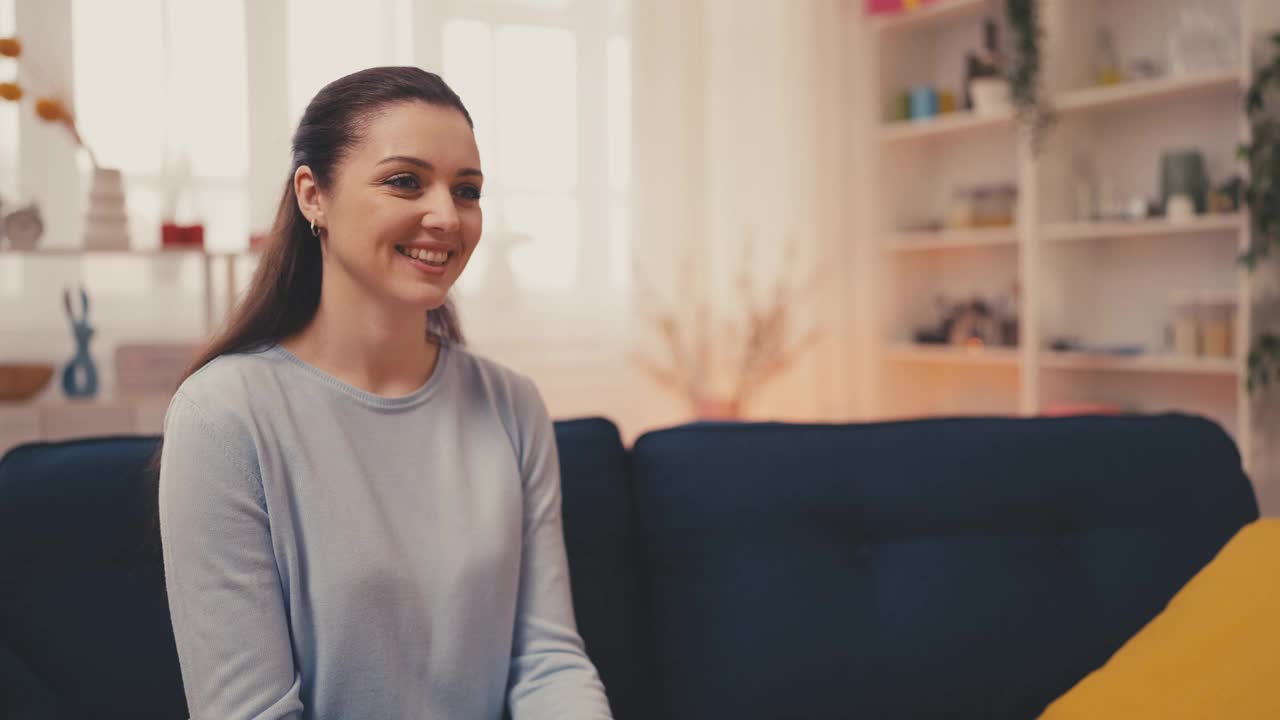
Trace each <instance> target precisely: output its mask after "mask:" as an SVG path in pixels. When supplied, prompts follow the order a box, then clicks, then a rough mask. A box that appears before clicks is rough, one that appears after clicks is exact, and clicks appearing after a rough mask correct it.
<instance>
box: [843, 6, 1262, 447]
mask: <svg viewBox="0 0 1280 720" xmlns="http://www.w3.org/2000/svg"><path fill="white" fill-rule="evenodd" d="M1189 1H1190V0H1124V1H1123V2H1116V1H1115V0H1041V23H1042V26H1043V30H1044V35H1043V38H1042V44H1041V46H1042V55H1043V59H1044V62H1043V71H1042V76H1041V81H1040V82H1041V86H1042V88H1043V90H1044V93H1045V95H1046V96H1047V97H1049V98H1050V103H1051V105H1052V107H1053V109H1054V110H1055V112H1056V115H1057V118H1056V123H1055V124H1054V125H1053V126H1052V127H1051V128H1050V129H1049V130H1048V135H1047V136H1046V137H1047V140H1046V142H1045V143H1044V144H1043V146H1042V147H1041V148H1040V151H1039V152H1036V151H1035V150H1034V149H1033V147H1032V143H1031V141H1030V138H1029V136H1028V135H1027V133H1026V132H1024V131H1023V129H1022V128H1021V127H1019V126H1018V124H1017V123H1016V121H1015V119H1014V116H1013V114H1012V113H999V114H994V115H975V114H973V113H971V112H966V111H960V112H956V113H949V114H946V115H943V116H940V117H938V118H934V119H930V120H925V121H917V122H911V121H896V122H894V121H889V120H888V117H889V112H890V111H889V109H890V108H891V107H893V103H894V99H895V97H897V96H898V94H899V93H901V92H902V91H904V90H905V89H906V88H908V87H910V86H912V85H917V84H931V85H934V86H936V87H939V88H940V89H945V90H950V91H951V92H952V93H954V94H955V96H956V97H957V98H963V88H962V87H961V85H962V82H963V79H962V74H963V60H964V53H965V52H966V51H969V50H972V49H975V48H977V47H978V46H979V44H980V43H981V40H982V23H983V21H984V19H985V18H987V17H992V18H994V19H996V21H997V23H998V28H999V39H1000V45H1001V48H1002V49H1003V50H1004V51H1005V52H1006V53H1008V52H1010V50H1011V49H1012V47H1013V37H1012V34H1011V32H1010V30H1009V29H1008V27H1007V26H1006V24H1005V19H1004V12H1003V10H1004V2H1003V0H938V2H935V3H933V4H930V5H926V6H924V8H922V9H919V10H916V11H910V12H906V13H903V14H900V15H897V16H892V17H888V18H876V19H872V20H871V21H870V22H869V24H868V25H867V26H866V34H865V37H867V38H869V39H870V40H871V43H872V47H871V49H870V51H869V52H870V57H871V58H873V61H872V63H871V64H872V66H873V67H872V69H871V70H870V71H869V76H870V82H869V85H870V92H871V94H872V96H871V97H870V98H868V97H866V96H865V95H861V96H859V97H856V98H854V99H853V102H855V103H857V107H855V108H854V109H853V112H855V113H857V112H865V111H866V108H868V107H869V108H871V109H872V110H871V112H874V113H875V117H874V119H872V120H871V122H870V126H871V127H872V128H874V132H873V133H872V136H871V137H870V138H868V139H867V141H866V144H865V146H864V147H862V148H860V153H859V157H860V158H870V160H871V165H870V167H872V168H874V171H873V172H874V180H873V181H871V182H869V183H868V184H869V186H870V191H871V192H872V197H871V198H870V201H869V202H868V207H869V208H870V210H871V213H872V214H873V215H874V218H873V219H871V220H868V221H867V223H868V225H869V226H870V228H871V233H872V235H873V237H871V238H870V240H872V241H873V242H874V243H875V244H876V247H877V248H878V250H879V252H877V253H875V254H874V257H875V258H876V260H875V262H876V263H877V265H876V268H877V269H876V272H875V273H873V275H874V279H875V285H876V288H875V290H874V296H875V297H876V303H875V306H876V307H875V313H874V316H875V317H876V318H878V319H879V321H880V327H879V328H878V331H877V332H876V337H875V342H876V344H877V347H878V350H877V356H878V358H879V361H878V362H877V363H875V371H874V375H875V376H874V378H873V380H874V381H873V382H870V383H868V385H869V386H870V387H872V388H874V390H875V391H876V393H877V394H876V396H875V397H874V398H872V400H871V401H870V406H871V408H872V409H871V411H870V413H869V414H870V415H871V416H873V417H885V418H888V417H902V416H908V415H926V416H927V415H951V414H1008V415H1036V414H1040V413H1044V412H1050V411H1052V410H1054V409H1056V408H1059V407H1069V406H1095V407H1096V406H1097V405H1098V404H1112V405H1115V406H1119V407H1123V408H1127V409H1133V410H1139V411H1147V412H1158V411H1164V410H1182V411H1187V412H1192V413H1198V414H1203V415H1206V416H1208V417H1210V418H1212V419H1214V420H1216V421H1218V422H1219V423H1221V424H1222V425H1223V426H1224V427H1225V428H1226V429H1227V430H1228V431H1229V432H1230V433H1232V435H1233V436H1234V437H1235V439H1236V441H1237V443H1238V445H1239V446H1240V448H1241V452H1242V454H1243V456H1244V457H1245V458H1246V462H1247V461H1248V460H1247V459H1248V458H1250V457H1251V456H1252V448H1251V443H1252V437H1253V432H1252V428H1251V427H1250V412H1249V398H1248V395H1247V393H1246V391H1245V389H1244V379H1245V365H1244V360H1243V358H1244V356H1245V354H1246V352H1247V347H1248V343H1249V339H1250V338H1251V336H1252V334H1253V332H1252V331H1253V328H1252V323H1251V318H1250V302H1251V297H1252V295H1251V288H1250V280H1249V277H1248V275H1247V274H1245V273H1244V272H1243V271H1242V270H1241V269H1240V268H1239V266H1238V263H1237V262H1236V258H1237V256H1238V254H1239V252H1240V251H1241V250H1242V249H1243V248H1245V247H1247V245H1248V242H1249V231H1250V230H1249V221H1248V216H1247V214H1246V213H1245V212H1244V211H1240V212H1236V213H1231V214H1222V215H1200V216H1197V217H1196V218H1194V219H1192V220H1190V221H1186V222H1181V223H1177V222H1170V221H1168V220H1165V219H1163V218H1151V219H1145V220H1139V221H1123V220H1122V221H1106V222H1101V221H1097V220H1094V219H1092V218H1090V217H1081V216H1079V214H1078V213H1077V212H1076V210H1075V197H1076V195H1075V192H1076V182H1077V175H1078V174H1079V173H1078V172H1077V171H1078V169H1079V168H1080V167H1082V166H1083V167H1087V168H1090V169H1092V170H1093V172H1094V176H1095V178H1097V179H1099V180H1104V181H1106V182H1108V183H1110V184H1111V185H1112V186H1113V187H1112V188H1111V189H1112V190H1114V191H1115V193H1114V194H1116V195H1118V196H1122V197H1129V196H1131V195H1133V194H1143V195H1145V196H1148V197H1156V196H1158V193H1159V177H1160V162H1161V155H1162V153H1163V152H1165V151H1169V150H1180V149H1190V148H1195V149H1197V150H1199V151H1200V152H1201V154H1202V155H1203V156H1204V158H1205V161H1206V165H1207V171H1208V174H1209V177H1210V182H1211V184H1213V185H1216V184H1218V183H1220V182H1222V181H1223V180H1224V179H1225V177H1226V176H1227V175H1230V174H1240V173H1242V172H1243V168H1242V167H1241V166H1240V165H1239V163H1238V161H1237V160H1236V159H1235V150H1236V147H1237V146H1238V145H1239V144H1240V143H1241V142H1242V141H1244V139H1245V137H1246V135H1245V128H1246V126H1245V123H1244V120H1243V110H1242V101H1243V93H1244V89H1245V88H1246V87H1247V85H1248V84H1249V82H1251V76H1252V57H1253V47H1254V45H1255V44H1256V43H1257V42H1258V41H1259V39H1260V38H1262V37H1264V36H1265V35H1266V33H1267V30H1268V27H1269V26H1271V25H1274V24H1276V16H1277V15H1280V13H1275V12H1271V11H1269V10H1268V11H1266V12H1264V11H1263V9H1262V8H1263V5H1265V4H1266V3H1268V2H1271V1H1272V0H1222V2H1221V3H1219V4H1217V5H1214V6H1212V7H1213V8H1214V10H1215V11H1217V12H1222V13H1233V14H1235V16H1236V17H1237V18H1238V19H1239V27H1240V33H1241V36H1240V53H1239V56H1240V62H1239V63H1238V66H1230V67H1220V68H1217V69H1212V68H1210V69H1206V70H1204V71H1201V72H1188V73H1186V74H1183V75H1179V76H1174V75H1172V74H1168V75H1165V76H1163V77H1159V78H1156V79H1147V80H1133V81H1128V82H1122V83H1120V84H1116V85H1110V86H1105V87H1102V86H1097V85H1096V84H1095V83H1094V80H1093V79H1094V77H1095V73H1094V67H1093V55H1094V54H1093V52H1092V51H1093V48H1094V41H1095V37H1096V34H1097V32H1098V30H1099V29H1100V28H1106V29H1108V30H1109V31H1110V32H1111V33H1112V35H1113V36H1114V37H1115V39H1116V47H1117V50H1118V52H1119V55H1120V59H1121V62H1122V66H1123V69H1125V70H1127V69H1128V68H1129V67H1130V66H1129V62H1130V61H1132V60H1133V59H1134V58H1135V57H1138V56H1154V57H1156V58H1157V59H1159V60H1164V59H1165V56H1164V54H1163V53H1164V52H1165V50H1166V48H1167V44H1166V38H1167V37H1168V34H1169V33H1170V32H1171V30H1172V27H1173V23H1174V22H1175V19H1176V17H1177V15H1178V12H1179V10H1180V9H1181V8H1182V7H1183V4H1184V3H1185V2H1189ZM855 12H861V3H858V4H857V7H856V9H855ZM1001 183H1005V184H1013V185H1015V186H1016V187H1017V188H1018V201H1017V218H1016V220H1015V224H1014V226H1013V227H1007V228H981V229H942V230H936V231H924V232H922V231H918V230H913V229H912V228H919V227H923V226H926V225H936V224H937V223H938V222H940V221H941V220H942V219H943V218H944V217H945V215H946V213H945V208H946V202H947V198H948V196H949V195H950V193H951V192H953V191H954V190H955V189H956V188H960V187H964V186H967V185H977V184H984V185H985V184H1001ZM1106 199H1107V198H1103V200H1104V201H1105V200H1106ZM860 239H861V238H860ZM1013 288H1017V294H1016V299H1017V308H1018V316H1019V330H1018V336H1019V341H1020V342H1019V344H1018V346H1017V347H988V348H983V349H978V350H974V349H970V348H957V347H952V346H925V345H917V344H913V343H912V342H911V340H912V337H913V334H914V331H915V330H917V329H919V328H921V327H923V326H926V325H928V324H930V323H931V322H932V321H934V320H936V319H937V318H936V315H937V312H936V310H937V308H936V301H935V298H936V296H938V295H942V296H945V297H946V298H947V299H949V300H961V299H964V298H967V297H972V296H974V295H982V296H984V297H987V298H993V297H996V298H998V297H1000V296H1002V295H1006V296H1007V295H1009V294H1010V292H1011V290H1012V289H1013ZM1186 291H1191V292H1206V293H1208V292H1212V293H1216V294H1219V295H1220V294H1222V293H1223V292H1224V291H1225V292H1228V293H1231V294H1232V295H1233V296H1234V297H1235V298H1236V299H1237V319H1236V323H1235V326H1234V327H1233V331H1234V349H1235V353H1234V356H1232V357H1225V358H1223V357H1203V356H1195V357H1192V356H1181V355H1175V354H1173V352H1172V349H1171V347H1170V343H1169V342H1168V340H1167V339H1166V336H1167V331H1166V328H1167V326H1168V324H1169V323H1170V322H1171V314H1170V313H1171V310H1170V302H1171V297H1173V296H1174V295H1176V294H1177V293H1179V292H1186ZM1060 339H1074V340H1078V341H1079V342H1082V343H1084V344H1085V345H1086V346H1118V345H1140V346H1142V347H1143V348H1144V349H1145V351H1144V352H1142V353H1140V354H1135V355H1121V354H1107V353H1089V352H1058V351H1053V350H1051V349H1050V347H1051V346H1052V345H1053V343H1054V341H1055V340H1060Z"/></svg>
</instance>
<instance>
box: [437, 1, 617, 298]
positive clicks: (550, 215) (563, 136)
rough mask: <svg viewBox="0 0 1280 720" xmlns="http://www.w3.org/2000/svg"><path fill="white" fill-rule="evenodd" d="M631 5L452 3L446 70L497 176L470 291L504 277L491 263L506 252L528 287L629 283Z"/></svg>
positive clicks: (489, 188) (444, 31) (550, 290)
mask: <svg viewBox="0 0 1280 720" xmlns="http://www.w3.org/2000/svg"><path fill="white" fill-rule="evenodd" d="M624 9H625V3H617V2H615V3H610V4H606V3H601V2H595V1H589V0H489V1H487V2H452V3H446V5H445V7H444V9H443V12H442V14H443V16H444V18H445V19H444V20H443V22H442V24H441V30H440V33H441V48H442V53H441V57H442V68H441V74H442V75H443V77H444V78H445V79H446V80H447V81H448V82H449V84H450V85H451V86H453V88H454V89H455V90H456V91H457V92H458V94H459V95H460V96H461V97H462V99H463V102H464V103H466V105H467V109H468V111H469V112H470V113H471V115H472V118H473V119H474V121H475V124H476V136H477V142H478V144H479V146H480V156H481V159H482V162H483V163H484V167H485V172H486V175H487V179H486V181H485V200H484V209H485V240H484V241H483V242H482V243H481V244H480V247H479V249H477V251H476V256H475V258H474V259H473V262H474V263H475V264H476V267H474V268H473V269H474V270H475V272H471V270H469V271H468V275H464V277H463V279H462V280H461V282H460V287H461V288H462V289H463V290H464V291H469V290H475V289H478V286H479V285H480V284H482V283H484V282H485V280H486V278H493V277H503V278H505V277H506V275H505V274H497V273H493V272H489V271H488V268H487V267H486V266H488V265H489V264H491V263H495V262H508V261H509V263H510V267H511V271H512V274H513V275H514V276H515V280H516V282H517V283H518V284H519V285H520V287H521V288H522V289H524V290H529V291H534V292H538V293H542V294H551V295H557V294H559V295H563V294H565V293H567V292H569V291H572V292H573V293H574V294H575V295H576V294H578V293H580V292H581V291H584V290H586V291H591V290H597V291H599V293H598V295H603V294H607V293H606V290H605V289H606V288H609V287H612V288H619V287H623V288H625V287H626V286H627V285H629V281H630V270H631V261H630V249H629V228H630V226H629V210H630V202H629V196H628V193H629V189H630V177H629V176H630V157H629V152H630V142H631V138H630V65H629V63H630V47H629V43H628V41H627V39H626V35H625V16H624V13H623V10H624ZM602 68H603V71H601V69H602ZM606 144H607V145H606ZM503 255H506V257H505V258H504V257H502V256H503Z"/></svg>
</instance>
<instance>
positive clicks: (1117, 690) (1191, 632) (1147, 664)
mask: <svg viewBox="0 0 1280 720" xmlns="http://www.w3.org/2000/svg"><path fill="white" fill-rule="evenodd" d="M1277 595H1280V520H1278V519H1268V520H1259V521H1257V522H1255V523H1252V524H1250V525H1247V526H1245V527H1244V529H1242V530H1241V531H1240V532H1239V533H1237V534H1236V536H1235V537H1233V538H1232V539H1231V541H1230V542H1228V543H1227V545H1226V547H1224V548H1223V549H1222V551H1221V552H1220V553H1218V556H1217V557H1215V558H1214V559H1213V561H1212V562H1210V563H1209V564H1208V565H1206V566H1205V567H1204V569H1203V570H1201V571H1200V573H1199V574H1197V575H1196V576H1195V577H1193V578H1192V579H1191V582H1189V583H1187V584H1186V586H1184V587H1183V588H1182V590H1180V591H1179V592H1178V594H1177V595H1176V596H1174V598H1173V600H1172V601H1170V603H1169V606H1168V607H1167V608H1165V610H1164V611H1163V612H1161V613H1160V614H1159V615H1157V616H1156V618H1155V619H1154V620H1152V621H1151V623H1150V624H1148V625H1147V626H1146V627H1144V628H1143V629H1142V631H1141V632H1139V633H1138V634H1137V635H1135V636H1133V637H1132V638H1131V639H1130V640H1129V642H1127V643H1125V646H1124V647H1123V648H1121V649H1120V651H1119V652H1117V653H1116V654H1115V655H1114V656H1113V657H1112V658H1111V659H1110V660H1109V661H1107V664H1106V665H1104V666H1103V667H1102V668H1101V669H1100V670H1097V671H1096V672H1094V673H1093V674H1091V675H1089V677H1087V678H1085V679H1084V680H1083V681H1081V682H1080V684H1079V685H1077V686H1076V687H1074V688H1072V690H1071V691H1070V692H1068V693H1067V694H1066V695H1064V696H1063V697H1061V698H1059V699H1058V700H1056V701H1055V702H1054V703H1053V704H1052V705H1050V706H1049V709H1048V711H1047V712H1046V713H1045V714H1044V716H1043V720H1103V719H1105V718H1124V720H1146V719H1149V720H1156V719H1160V720H1164V719H1167V718H1212V717H1219V718H1276V717H1280V687H1277V686H1276V678H1277V677H1280V652H1278V651H1277V648H1280V612H1276V597H1277Z"/></svg>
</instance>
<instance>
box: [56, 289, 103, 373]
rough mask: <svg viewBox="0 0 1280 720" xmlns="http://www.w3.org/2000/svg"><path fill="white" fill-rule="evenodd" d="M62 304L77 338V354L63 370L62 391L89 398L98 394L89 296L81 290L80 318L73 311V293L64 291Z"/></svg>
mask: <svg viewBox="0 0 1280 720" xmlns="http://www.w3.org/2000/svg"><path fill="white" fill-rule="evenodd" d="M62 302H63V304H64V305H65V306H66V308H67V318H68V319H69V320H71V331H72V332H73V333H75V337H76V354H75V355H73V356H72V358H71V360H70V361H69V362H68V363H67V366H66V367H65V368H63V370H62V390H63V392H65V393H66V394H67V397H73V398H89V397H93V396H94V395H96V394H97V393H98V368H97V367H95V366H94V364H93V358H92V357H91V356H90V355H89V339H90V338H92V337H93V328H92V327H90V326H89V296H88V295H87V294H86V293H85V291H84V288H80V317H79V318H77V317H76V314H75V311H73V310H72V309H71V292H70V291H69V290H63V291H62Z"/></svg>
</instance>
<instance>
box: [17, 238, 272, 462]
mask: <svg viewBox="0 0 1280 720" xmlns="http://www.w3.org/2000/svg"><path fill="white" fill-rule="evenodd" d="M252 254H253V253H252V252H251V251H242V252H220V251H204V250H185V249H159V248H157V249H132V248H131V249H126V250H89V249H83V248H60V247H44V248H39V249H36V250H12V249H3V250H0V263H8V262H15V261H16V262H19V263H22V264H23V266H22V267H20V271H23V272H25V265H26V264H28V263H46V262H49V263H58V262H68V261H76V260H90V259H96V258H100V257H106V258H139V259H141V260H143V261H146V262H169V261H181V262H187V261H196V262H198V263H199V265H200V273H201V276H202V278H203V286H202V291H203V292H202V298H201V299H202V305H201V308H200V313H199V314H200V317H202V318H203V320H204V327H203V328H202V334H203V335H205V336H207V335H209V334H210V333H211V332H212V331H213V329H214V328H215V327H216V325H217V323H218V322H220V321H221V319H222V317H223V315H224V313H225V312H227V310H229V306H230V304H231V303H232V302H233V301H234V300H235V298H236V297H237V294H238V291H239V279H238V278H237V264H238V262H239V261H240V260H241V259H242V258H246V257H249V256H251V255H252ZM71 272H74V273H76V274H77V275H78V273H79V270H78V268H77V269H75V270H69V271H68V273H71ZM54 274H57V275H61V274H62V271H61V269H56V270H54ZM220 282H221V283H225V290H224V291H223V298H224V299H225V303H220V302H218V298H217V293H216V292H215V289H216V288H217V286H218V284H219V283H220ZM102 320H103V318H102V317H101V316H95V323H96V322H101V321H102ZM96 350H97V351H98V353H102V352H107V351H108V350H109V346H106V347H97V348H96ZM100 359H101V357H100ZM100 369H101V368H100ZM58 370H59V369H58V368H55V375H54V377H53V379H52V380H51V381H50V384H51V385H52V386H53V387H52V389H49V390H46V391H45V392H43V393H41V395H40V396H39V397H37V398H36V399H35V400H32V401H28V402H22V403H13V402H0V455H3V454H4V453H5V452H6V451H8V450H9V449H10V448H12V447H14V446H16V445H20V444H23V443H27V442H35V441H56V440H63V439H69V438H74V437H83V436H90V435H118V434H133V433H139V434H152V433H158V432H159V431H160V428H161V424H162V421H163V418H164V412H165V409H166V408H167V406H168V402H169V398H168V396H167V395H166V396H148V395H127V396H126V395H117V394H115V393H114V392H112V391H111V390H110V389H109V388H104V390H103V392H101V393H100V394H99V395H98V396H96V397H94V398H90V399H69V398H65V397H63V396H62V395H61V391H60V390H59V389H58V383H59V376H58Z"/></svg>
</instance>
